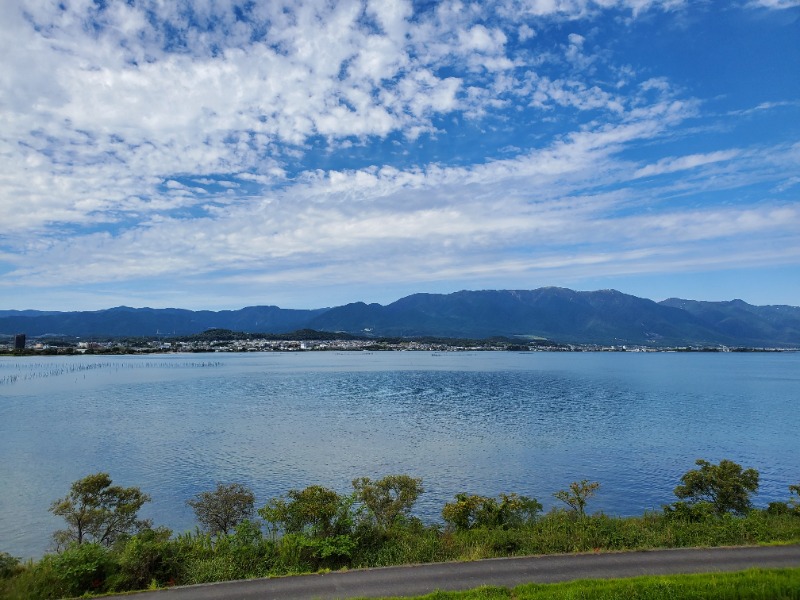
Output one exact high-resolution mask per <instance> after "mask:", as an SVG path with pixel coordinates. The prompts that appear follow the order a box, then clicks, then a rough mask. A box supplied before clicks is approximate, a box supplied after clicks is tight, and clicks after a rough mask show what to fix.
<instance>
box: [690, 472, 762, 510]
mask: <svg viewBox="0 0 800 600" xmlns="http://www.w3.org/2000/svg"><path fill="white" fill-rule="evenodd" d="M695 464H696V465H697V466H698V467H700V468H699V469H692V470H691V471H687V472H686V473H684V475H683V477H681V482H682V484H681V485H679V486H678V487H676V488H675V495H676V496H677V497H678V498H680V499H681V500H686V502H687V503H688V504H689V505H690V506H691V505H694V504H699V503H701V502H707V503H709V504H710V505H711V506H712V507H713V509H714V511H715V512H716V513H717V514H723V513H727V512H733V513H736V514H743V513H745V512H747V511H748V510H749V509H750V508H751V507H752V503H751V500H750V496H751V495H752V494H755V493H756V492H757V491H758V471H756V470H755V469H744V470H743V469H742V466H741V465H739V464H737V463H735V462H733V461H731V460H721V461H720V462H719V464H718V465H713V464H711V463H710V462H708V461H705V460H703V459H698V460H697V461H695Z"/></svg>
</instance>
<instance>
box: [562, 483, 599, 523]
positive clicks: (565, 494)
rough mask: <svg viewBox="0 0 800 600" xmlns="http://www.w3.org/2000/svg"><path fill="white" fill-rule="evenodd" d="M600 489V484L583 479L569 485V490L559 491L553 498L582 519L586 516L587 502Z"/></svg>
mask: <svg viewBox="0 0 800 600" xmlns="http://www.w3.org/2000/svg"><path fill="white" fill-rule="evenodd" d="M599 488H600V484H599V483H598V482H596V481H589V480H588V479H583V480H581V481H573V482H572V483H570V484H569V489H567V490H559V491H557V492H556V493H555V494H553V496H555V498H556V499H557V500H561V501H562V502H563V503H565V504H566V505H567V506H569V507H570V508H571V509H572V510H574V511H575V512H576V513H577V514H578V515H579V516H580V517H584V516H586V501H587V500H588V499H589V498H591V497H592V496H594V494H595V492H596V491H597V490H598V489H599Z"/></svg>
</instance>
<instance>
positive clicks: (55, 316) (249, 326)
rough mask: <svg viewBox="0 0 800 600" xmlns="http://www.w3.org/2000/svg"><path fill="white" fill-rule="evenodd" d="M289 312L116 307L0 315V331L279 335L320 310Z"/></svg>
mask: <svg viewBox="0 0 800 600" xmlns="http://www.w3.org/2000/svg"><path fill="white" fill-rule="evenodd" d="M325 310H327V309H324V308H322V309H318V310H290V309H284V308H278V307H277V306H249V307H247V308H243V309H241V310H222V311H219V312H214V311H210V310H202V311H191V310H183V309H177V308H130V307H127V306H119V307H117V308H109V309H107V310H98V311H86V312H61V313H52V312H49V313H39V314H31V313H35V312H36V311H24V312H25V313H26V314H25V315H11V316H0V333H2V334H12V333H26V334H28V335H29V336H41V335H48V334H50V335H63V336H77V337H129V336H130V337H138V336H155V335H159V334H160V335H165V336H166V335H190V334H193V333H200V332H202V331H205V330H206V329H212V328H219V329H232V330H235V331H252V332H259V333H262V332H263V333H282V332H285V331H294V330H296V329H302V328H303V327H305V324H306V323H308V321H309V320H310V319H313V318H314V317H315V316H317V315H319V314H321V313H323V312H325Z"/></svg>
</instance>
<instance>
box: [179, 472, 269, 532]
mask: <svg viewBox="0 0 800 600" xmlns="http://www.w3.org/2000/svg"><path fill="white" fill-rule="evenodd" d="M255 501H256V497H255V495H254V494H253V492H252V491H251V490H250V489H249V488H248V487H246V486H244V485H242V484H241V483H230V484H222V483H220V484H217V489H215V490H213V491H210V492H200V493H199V494H197V495H196V496H195V497H194V499H192V500H187V501H186V504H188V505H189V506H191V507H192V509H193V510H194V514H195V516H196V517H197V520H198V521H199V522H200V525H201V526H202V527H203V529H205V530H206V531H208V533H210V534H211V535H219V534H223V535H227V534H228V533H230V532H231V531H232V530H233V529H234V528H235V527H236V526H237V525H238V524H239V523H241V522H242V521H244V520H245V519H249V518H251V517H252V516H253V511H254V505H255Z"/></svg>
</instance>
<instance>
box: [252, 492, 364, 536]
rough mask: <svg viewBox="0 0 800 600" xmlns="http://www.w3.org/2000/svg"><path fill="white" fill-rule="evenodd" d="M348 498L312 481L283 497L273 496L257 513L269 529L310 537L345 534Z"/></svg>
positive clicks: (348, 519) (348, 522)
mask: <svg viewBox="0 0 800 600" xmlns="http://www.w3.org/2000/svg"><path fill="white" fill-rule="evenodd" d="M351 506H352V498H350V497H342V496H340V495H339V494H337V493H336V492H334V491H333V490H329V489H328V488H325V487H322V486H320V485H312V486H309V487H307V488H305V489H303V490H289V492H288V493H287V494H286V496H285V497H279V498H273V499H272V500H270V501H269V502H268V503H267V505H266V506H264V507H262V508H260V509H258V514H259V515H261V516H262V517H263V518H264V520H265V521H266V522H267V523H269V524H270V525H271V526H272V529H273V532H276V531H278V530H280V531H282V532H283V533H302V534H304V535H307V536H308V537H311V538H323V537H331V536H334V535H340V534H345V533H348V532H349V531H350V529H351V528H352V514H351V510H350V509H351Z"/></svg>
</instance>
